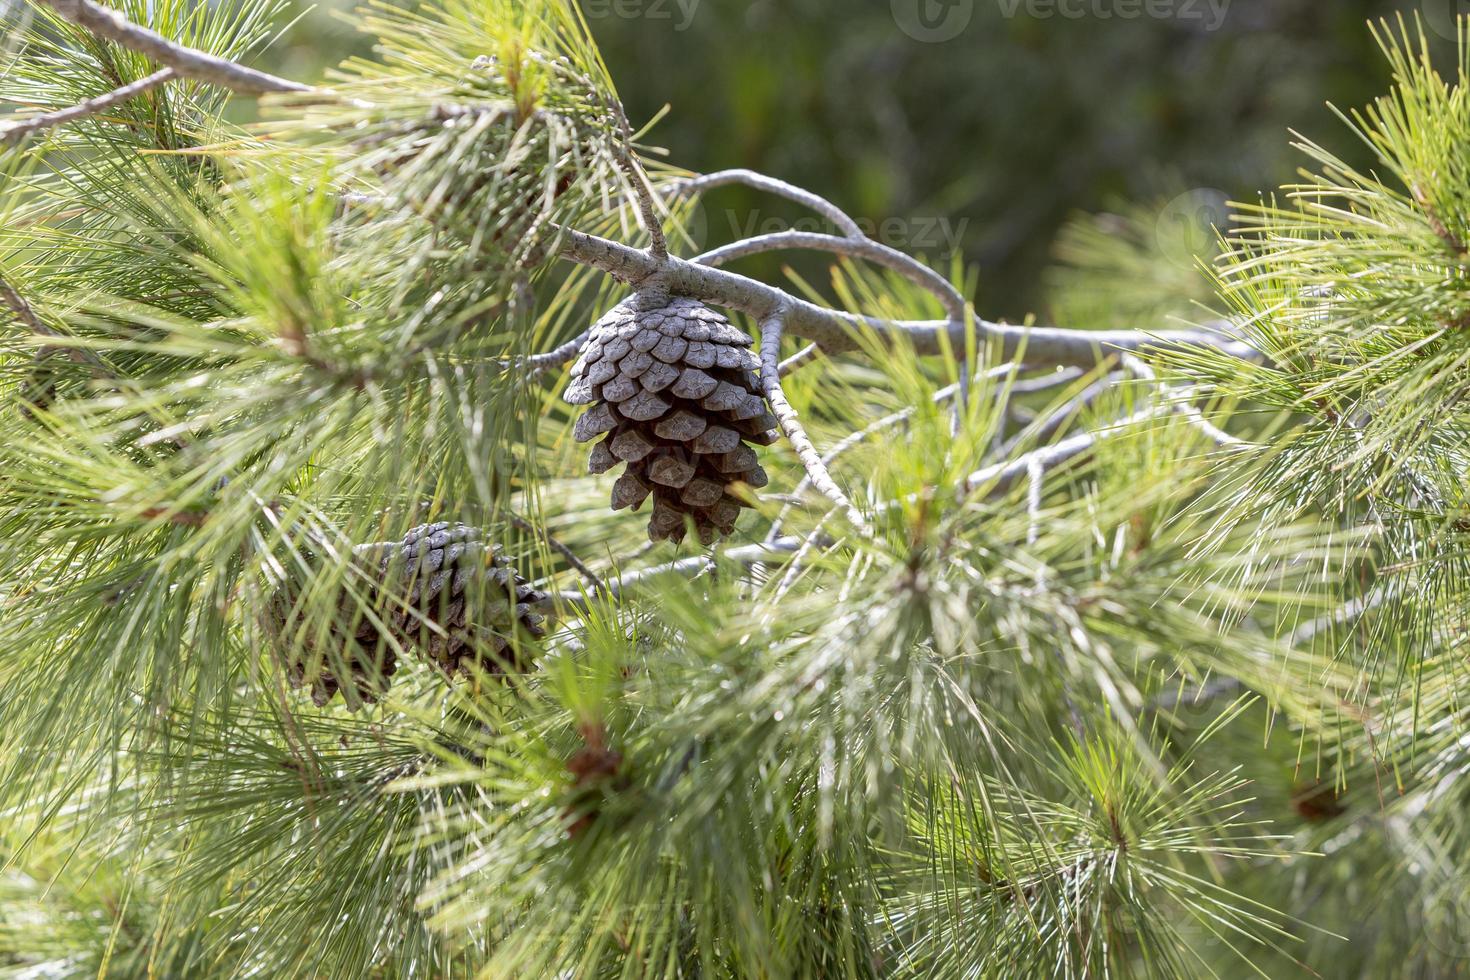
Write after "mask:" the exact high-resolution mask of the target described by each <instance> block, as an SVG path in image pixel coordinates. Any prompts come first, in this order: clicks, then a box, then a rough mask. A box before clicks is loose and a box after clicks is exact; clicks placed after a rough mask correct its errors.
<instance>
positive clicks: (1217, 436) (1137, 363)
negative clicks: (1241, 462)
mask: <svg viewBox="0 0 1470 980" xmlns="http://www.w3.org/2000/svg"><path fill="white" fill-rule="evenodd" d="M1121 360H1122V362H1123V366H1124V367H1125V368H1127V369H1128V370H1129V371H1131V372H1132V373H1133V374H1135V375H1137V376H1138V377H1140V378H1142V379H1143V380H1145V381H1150V382H1153V384H1154V387H1156V388H1158V389H1159V393H1160V394H1162V395H1163V396H1164V397H1165V398H1167V399H1169V400H1170V404H1171V406H1172V407H1173V409H1174V411H1176V412H1178V413H1179V414H1180V415H1182V416H1183V417H1184V418H1185V419H1186V420H1188V422H1189V424H1190V425H1193V426H1194V427H1195V428H1197V429H1199V430H1200V431H1201V432H1203V433H1204V434H1205V435H1207V436H1209V437H1210V438H1211V439H1212V440H1214V442H1215V443H1216V444H1217V445H1220V446H1232V447H1233V446H1249V445H1251V443H1249V442H1246V441H1245V440H1244V439H1237V438H1236V437H1235V436H1232V435H1231V434H1230V433H1228V432H1226V431H1225V430H1224V429H1221V428H1219V427H1218V426H1216V425H1215V424H1214V423H1212V422H1211V421H1210V420H1209V419H1207V418H1205V417H1204V415H1203V414H1201V413H1200V410H1199V409H1197V408H1195V407H1194V405H1193V404H1191V403H1190V402H1189V401H1187V400H1186V398H1187V397H1188V392H1187V391H1186V390H1184V389H1181V388H1176V387H1174V386H1173V385H1170V384H1167V383H1165V382H1163V381H1160V380H1159V376H1158V374H1157V373H1156V372H1155V371H1154V369H1153V368H1151V367H1149V366H1148V365H1147V364H1145V363H1144V362H1143V361H1142V360H1140V359H1139V358H1138V357H1136V356H1134V355H1133V354H1123V355H1122V358H1121Z"/></svg>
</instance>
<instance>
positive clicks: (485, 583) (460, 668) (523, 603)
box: [359, 522, 546, 676]
mask: <svg viewBox="0 0 1470 980" xmlns="http://www.w3.org/2000/svg"><path fill="white" fill-rule="evenodd" d="M369 548H374V546H369ZM359 552H360V553H361V552H362V549H359ZM374 554H375V555H376V556H377V557H378V558H379V564H378V568H379V571H380V573H381V574H382V575H383V581H384V583H385V584H387V583H389V582H392V581H394V580H396V581H397V582H398V583H399V587H398V589H397V590H396V592H395V593H393V594H392V595H390V596H389V597H388V599H389V602H390V603H392V605H391V606H390V608H389V614H388V621H389V624H390V625H391V627H392V628H393V630H394V632H395V633H396V635H397V636H398V637H399V638H400V639H402V640H403V641H404V643H405V644H412V645H414V646H415V647H416V648H417V649H418V651H419V653H420V654H421V655H422V656H425V657H427V658H428V659H429V661H430V662H432V663H433V664H434V665H435V666H437V667H438V668H439V669H440V670H443V671H444V672H445V673H447V674H454V673H460V674H464V675H466V676H469V675H470V673H471V669H472V668H473V667H478V668H479V669H481V670H484V671H486V672H488V673H491V674H502V673H506V672H508V671H512V672H519V671H522V670H525V669H526V668H527V667H528V666H529V664H526V663H523V662H521V661H520V660H518V659H517V656H516V647H515V645H514V643H513V640H514V639H515V636H516V631H517V630H518V629H519V630H523V631H525V633H526V634H528V635H529V636H531V637H533V638H536V639H540V638H542V637H544V636H545V635H546V629H545V622H546V620H545V618H544V617H542V616H540V615H538V614H537V613H536V604H537V603H539V602H540V601H541V600H542V599H544V598H545V596H544V595H543V594H542V593H540V592H538V591H536V590H535V589H534V588H532V587H531V585H530V583H528V582H527V581H526V580H525V579H524V578H522V577H521V576H520V575H519V574H517V572H516V571H515V569H514V568H512V567H511V566H510V565H509V564H508V563H507V562H506V561H505V559H504V558H502V557H501V555H500V550H499V549H498V548H487V547H486V546H485V544H484V543H483V542H482V541H481V540H480V532H479V530H478V529H476V528H473V527H469V526H468V525H465V524H451V523H448V522H440V523H438V524H425V525H423V526H421V527H416V528H414V529H413V530H412V531H409V532H408V534H407V535H405V536H404V538H403V541H402V543H400V544H398V545H393V546H388V547H387V548H382V547H377V548H376V550H375V551H374ZM405 601H406V603H407V605H404V603H405ZM436 627H437V628H436ZM476 641H478V643H477V642H476ZM487 648H488V653H489V655H490V656H489V660H488V662H487V661H486V660H485V659H484V658H483V656H482V654H483V653H484V652H486V651H487Z"/></svg>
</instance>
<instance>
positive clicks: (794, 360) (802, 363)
mask: <svg viewBox="0 0 1470 980" xmlns="http://www.w3.org/2000/svg"><path fill="white" fill-rule="evenodd" d="M821 356H822V348H820V347H818V346H817V345H816V344H807V345H806V346H805V347H803V348H802V349H801V350H799V351H797V352H796V353H795V354H792V355H791V356H790V357H788V358H786V360H784V361H782V362H781V377H783V378H784V377H787V376H788V375H790V374H791V373H792V372H793V371H800V370H801V369H802V368H804V367H806V366H807V365H808V364H810V363H811V362H813V361H815V360H816V359H817V358H819V357H821Z"/></svg>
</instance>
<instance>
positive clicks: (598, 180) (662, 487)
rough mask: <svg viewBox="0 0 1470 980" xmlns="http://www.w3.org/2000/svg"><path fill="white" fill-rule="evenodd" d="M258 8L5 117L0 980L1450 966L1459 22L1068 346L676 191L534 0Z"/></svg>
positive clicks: (122, 35)
mask: <svg viewBox="0 0 1470 980" xmlns="http://www.w3.org/2000/svg"><path fill="white" fill-rule="evenodd" d="M280 13H281V10H280V9H279V7H278V5H277V4H276V3H275V2H273V0H226V2H222V3H218V4H213V5H204V4H195V3H192V2H189V0H148V2H145V0H118V2H117V3H116V5H115V6H110V7H109V6H103V5H101V4H99V3H97V2H95V0H36V4H35V6H34V8H33V9H31V10H30V11H29V12H28V13H27V14H26V16H25V17H24V18H23V22H22V23H20V24H19V25H18V26H16V27H15V28H14V30H13V32H12V37H11V39H10V40H11V43H10V45H9V47H7V48H6V53H5V55H4V57H5V59H6V60H5V61H4V62H3V63H0V78H3V79H4V88H5V93H6V94H5V99H7V100H9V101H12V102H13V103H14V105H15V107H16V108H15V111H14V112H13V113H12V114H11V115H9V116H7V117H6V121H5V122H3V123H0V168H3V171H0V312H3V314H4V320H3V332H0V337H3V346H0V394H3V404H0V529H3V534H0V611H3V620H0V622H3V626H0V802H3V806H4V812H5V821H6V823H5V826H4V834H3V836H0V848H3V851H4V855H5V859H6V867H7V870H6V872H5V874H4V876H3V878H0V972H5V973H6V974H7V975H15V976H47V977H71V976H75V977H83V976H88V977H90V976H99V975H101V976H119V977H134V976H137V977H143V976H150V977H152V976H159V977H185V976H201V977H214V976H219V977H233V976H267V977H277V976H280V977H289V976H318V977H368V976H380V977H462V976H463V977H469V976H483V977H535V978H540V977H650V976H656V977H695V976H699V977H771V978H776V977H908V976H912V977H919V976H923V977H933V976H937V977H1010V976H1058V977H1082V976H1142V977H1169V976H1202V975H1218V976H1261V975H1265V976H1290V975H1303V976H1308V975H1313V974H1314V973H1315V974H1317V975H1331V976H1363V977H1374V976H1404V977H1409V976H1426V977H1427V976H1451V975H1458V974H1460V973H1462V972H1464V970H1465V969H1466V964H1467V963H1470V959H1467V957H1470V920H1467V914H1470V908H1466V905H1465V902H1466V899H1465V895H1466V894H1467V889H1466V882H1465V877H1464V872H1463V871H1462V868H1463V867H1464V865H1465V862H1466V858H1467V855H1470V823H1467V821H1466V819H1465V817H1464V814H1465V812H1466V807H1465V805H1464V804H1465V802H1466V800H1467V798H1470V780H1467V779H1466V776H1465V773H1466V771H1467V761H1470V753H1467V751H1466V748H1465V745H1466V742H1465V722H1466V720H1467V719H1466V715H1465V712H1466V709H1465V707H1464V705H1463V703H1462V696H1461V692H1460V691H1459V683H1460V681H1461V680H1462V679H1464V678H1463V661H1464V651H1465V649H1466V637H1467V632H1466V630H1467V622H1466V610H1467V609H1470V564H1467V559H1466V545H1467V543H1470V499H1467V493H1466V467H1467V465H1470V457H1467V453H1466V450H1465V445H1466V435H1467V431H1466V430H1467V427H1470V408H1467V403H1466V400H1465V396H1464V391H1465V386H1466V384H1467V379H1470V330H1467V327H1470V286H1467V284H1470V278H1467V269H1470V155H1467V150H1466V148H1467V147H1470V33H1466V32H1467V31H1470V28H1467V26H1466V25H1462V37H1461V41H1460V45H1459V61H1458V63H1457V64H1455V65H1453V66H1451V67H1450V68H1449V70H1448V72H1447V74H1441V73H1440V71H1439V70H1437V69H1436V68H1435V67H1434V65H1432V64H1431V62H1430V60H1429V58H1428V55H1427V47H1428V46H1427V44H1426V43H1425V41H1424V38H1423V36H1422V33H1420V31H1419V29H1418V27H1417V25H1416V24H1408V23H1404V22H1397V23H1393V24H1382V25H1378V26H1377V27H1376V31H1377V33H1378V37H1379V40H1380V41H1381V44H1382V47H1383V50H1384V52H1385V53H1386V55H1387V57H1388V59H1389V62H1390V64H1391V66H1392V68H1393V72H1394V81H1393V90H1392V92H1391V93H1390V94H1388V95H1387V96H1385V97H1384V98H1383V99H1381V100H1380V101H1378V102H1376V103H1375V104H1373V105H1372V106H1369V107H1367V108H1365V109H1363V110H1361V111H1356V112H1350V113H1345V114H1344V115H1343V121H1344V123H1345V124H1346V125H1347V126H1348V127H1349V128H1350V129H1351V130H1352V132H1353V134H1354V135H1356V137H1357V138H1359V139H1361V140H1363V141H1365V142H1366V143H1367V144H1368V145H1369V146H1370V147H1371V148H1372V150H1373V152H1374V154H1375V155H1376V157H1377V161H1378V162H1377V165H1376V166H1375V168H1374V169H1373V170H1372V171H1369V172H1359V171H1357V170H1355V169H1353V168H1352V167H1351V166H1349V165H1348V164H1346V163H1344V162H1343V161H1342V160H1341V159H1340V158H1339V157H1338V156H1336V155H1334V153H1333V151H1332V150H1330V149H1329V148H1328V144H1326V143H1323V144H1318V143H1314V142H1308V141H1306V140H1305V139H1303V140H1301V150H1302V151H1303V152H1304V153H1305V154H1306V156H1307V159H1308V162H1309V167H1308V169H1307V170H1306V171H1304V173H1306V174H1307V176H1305V177H1304V178H1303V181H1302V183H1300V184H1299V185H1296V186H1292V187H1287V188H1283V189H1282V190H1281V192H1280V193H1279V194H1278V195H1277V196H1275V197H1272V198H1266V199H1263V200H1262V201H1261V202H1259V203H1257V204H1252V205H1243V206H1241V207H1240V215H1239V218H1238V225H1237V232H1236V233H1235V234H1233V235H1232V236H1231V237H1230V239H1229V240H1228V241H1225V242H1223V243H1222V244H1221V247H1220V254H1219V255H1218V257H1217V258H1216V259H1215V260H1214V261H1212V262H1210V263H1208V265H1207V269H1206V271H1207V272H1208V279H1209V283H1208V285H1209V287H1210V289H1209V291H1208V292H1203V291H1202V290H1203V283H1202V280H1200V279H1190V280H1189V281H1182V280H1183V279H1185V278H1187V277H1180V276H1178V275H1172V276H1171V277H1170V279H1169V281H1152V280H1149V279H1148V278H1147V276H1146V274H1145V275H1143V276H1141V277H1140V276H1139V275H1138V270H1147V269H1150V268H1156V267H1157V266H1158V263H1157V262H1155V261H1154V259H1155V258H1156V257H1155V256H1152V255H1150V254H1149V249H1150V247H1151V245H1150V243H1149V241H1148V240H1147V237H1146V236H1132V235H1104V236H1098V235H1089V234H1087V233H1086V232H1085V230H1079V231H1077V232H1075V233H1074V234H1073V236H1072V237H1071V238H1070V239H1069V241H1071V242H1072V244H1073V245H1074V246H1076V247H1074V248H1072V249H1071V251H1070V257H1071V260H1072V261H1071V266H1070V268H1069V269H1068V270H1067V271H1066V272H1065V274H1063V275H1060V276H1059V277H1058V278H1057V284H1058V288H1059V289H1061V290H1062V292H1063V293H1064V294H1065V296H1066V297H1067V298H1068V300H1069V301H1068V302H1065V303H1061V304H1059V307H1058V308H1060V309H1070V310H1077V311H1082V310H1090V311H1092V313H1093V314H1095V315H1096V316H1097V317H1098V322H1096V323H1086V322H1078V323H1075V324H1071V325H1068V326H1065V327H1046V326H1037V325H1035V324H1024V325H1009V324H1004V323H997V322H991V321H988V320H986V319H984V318H983V316H982V315H981V313H980V312H979V311H977V310H976V309H975V308H974V306H973V305H972V303H971V301H970V299H969V296H968V290H967V288H966V281H967V280H966V277H965V275H964V274H963V270H961V269H959V268H958V266H956V267H953V268H952V269H951V270H949V272H948V273H946V272H945V271H941V270H940V269H936V268H935V267H933V266H930V265H928V264H926V263H924V262H922V261H920V260H919V259H917V258H915V257H912V256H910V255H907V254H905V253H902V252H900V251H897V250H894V249H892V248H889V247H887V246H885V245H883V244H880V243H878V242H876V241H874V240H873V239H872V238H870V237H869V236H867V235H865V234H864V232H863V230H862V228H861V226H860V225H859V223H858V222H856V221H854V220H853V218H851V217H850V216H849V215H848V214H846V213H845V212H844V211H843V210H842V209H841V208H840V207H839V206H838V204H837V203H834V202H830V201H828V200H825V199H823V198H821V197H819V196H817V195H815V194H813V193H811V192H808V191H805V190H802V189H800V188H797V187H794V186H791V185H789V184H787V183H784V182H783V181H781V180H779V179H777V178H776V177H773V176H767V175H761V174H756V173H751V172H747V171H741V170H731V171H722V172H718V173H711V174H703V175H696V174H692V173H689V172H687V171H685V170H682V169H679V168H678V167H677V166H675V165H673V164H670V163H665V162H663V161H662V159H661V155H660V154H659V153H658V152H656V150H655V149H654V148H653V147H652V146H651V145H650V143H649V140H650V139H651V138H652V137H651V136H650V134H649V133H648V131H647V130H646V128H643V129H640V128H637V126H638V121H635V120H630V119H629V118H628V117H627V114H626V113H625V112H624V110H623V108H622V102H621V101H620V99H619V96H618V93H617V89H616V87H615V85H614V80H613V79H612V78H610V77H609V74H608V72H607V70H606V68H605V66H604V64H603V62H602V60H601V58H600V56H599V54H598V52H597V49H596V47H595V45H594V43H593V41H592V38H591V35H590V33H589V31H588V29H587V26H586V24H585V23H584V22H583V20H582V18H581V16H580V14H579V13H578V8H577V7H576V5H575V4H574V3H573V2H572V0H536V2H520V0H430V2H428V3H426V4H424V5H423V6H420V7H414V8H411V9H408V8H402V7H398V6H392V5H387V4H369V5H367V6H365V7H363V8H362V9H361V10H359V11H358V12H357V13H356V14H355V15H354V16H355V19H356V22H357V24H358V26H360V28H361V29H362V30H363V31H365V32H367V33H368V34H369V35H371V37H372V38H373V39H374V46H373V55H372V57H371V58H365V59H353V60H349V61H348V62H346V63H344V64H342V65H341V66H340V67H339V68H338V69H336V70H335V71H333V72H332V73H331V74H330V75H329V76H328V77H327V78H326V79H324V80H323V81H321V82H320V83H319V84H311V85H308V84H306V83H304V82H299V81H294V80H288V79H284V78H279V77H276V76H274V75H271V74H268V73H265V72H262V71H260V70H259V69H256V68H253V67H251V65H252V63H255V62H256V61H257V58H258V55H259V53H260V51H261V50H262V49H263V48H264V47H265V46H266V45H267V44H268V43H269V42H270V40H271V39H272V38H273V37H274V36H276V34H277V32H278V31H280V30H281V29H282V28H283V25H282V23H281V22H280V20H279V15H280ZM1467 24H1470V22H1467ZM242 104H244V105H248V106H251V107H253V108H255V109H258V111H259V114H260V119H261V120H262V121H261V122H258V123H252V124H248V125H247V124H241V123H239V122H237V121H233V120H238V119H240V118H242V115H241V113H240V112H237V111H236V109H237V108H238V107H239V106H240V105H242ZM730 184H743V185H748V186H749V187H752V188H755V189H757V190H759V191H762V192H766V193H770V194H772V195H776V196H779V197H784V198H787V199H789V200H791V201H794V202H796V203H799V204H801V205H803V206H806V207H808V208H810V209H811V210H812V211H813V212H814V213H815V214H816V215H817V216H819V217H821V218H822V219H824V220H825V221H826V222H827V223H828V224H829V225H830V227H831V229H832V230H831V232H830V233H818V232H804V231H803V232H797V231H790V232H778V233H774V234H765V235H760V236H757V237H753V238H747V239H742V240H739V241H737V242H734V243H732V244H729V245H725V246H721V247H719V248H716V249H713V250H708V251H703V252H699V251H698V246H697V245H695V243H693V242H692V241H691V240H690V239H691V236H690V234H689V226H690V224H691V221H690V216H691V214H692V213H693V209H694V208H695V207H696V206H697V202H698V201H699V200H700V198H701V196H702V195H704V194H706V193H708V192H711V191H714V190H716V189H718V188H720V187H722V186H726V185H730ZM785 250H806V251H812V252H817V253H821V254H824V255H827V256H830V257H831V259H832V266H831V277H830V279H829V280H828V281H825V282H821V283H808V282H804V281H800V280H795V279H793V280H792V281H788V282H782V283H773V282H767V281H763V280H759V279H755V278H751V277H749V276H745V275H741V274H740V273H739V272H737V271H734V269H732V268H731V267H738V263H739V261H740V260H742V259H745V258H748V257H750V256H754V255H757V254H763V253H768V252H775V251H785ZM1124 276H1132V277H1133V281H1132V282H1131V283H1128V284H1127V288H1119V287H1120V283H1119V280H1120V278H1122V277H1124ZM1199 295H1209V296H1214V297H1217V300H1216V301H1215V302H1214V307H1215V308H1213V309H1208V310H1207V309H1205V308H1201V307H1182V309H1186V310H1190V311H1192V312H1189V313H1186V315H1188V316H1192V317H1193V319H1194V320H1195V321H1196V322H1195V323H1193V324H1192V325H1191V324H1181V323H1177V322H1175V323H1170V322H1168V319H1167V318H1166V317H1165V316H1164V311H1166V310H1168V311H1173V312H1176V313H1177V312H1179V311H1180V309H1181V306H1180V300H1181V298H1185V299H1189V300H1194V299H1195V298H1197V297H1198V296H1199ZM1099 297H1102V298H1105V299H1106V303H1105V304H1101V305H1106V307H1107V308H1106V309H1101V310H1100V309H1098V306H1099V305H1100V304H1099V302H1098V300H1099ZM1130 319H1132V320H1133V323H1132V325H1131V326H1128V327H1119V326H1117V324H1118V323H1127V322H1128V321H1129V320H1130ZM630 511H637V513H630Z"/></svg>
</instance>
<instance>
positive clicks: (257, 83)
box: [38, 0, 315, 95]
mask: <svg viewBox="0 0 1470 980" xmlns="http://www.w3.org/2000/svg"><path fill="white" fill-rule="evenodd" d="M38 2H39V3H44V4H45V5H46V6H48V7H50V8H51V9H52V10H54V11H56V12H57V13H58V14H60V15H61V16H62V17H64V18H66V19H67V20H69V21H71V22H72V23H73V24H77V25H78V26H80V27H85V28H86V29H87V30H89V31H91V32H92V33H94V34H96V35H98V36H99V37H103V38H106V39H107V40H109V41H115V42H117V43H118V44H121V45H122V46H123V47H125V48H127V49H129V50H131V51H137V52H139V53H140V54H145V55H147V56H148V57H150V58H152V59H153V60H154V61H156V62H158V63H159V64H162V65H167V66H168V67H170V68H172V69H173V70H174V71H175V72H177V73H178V74H179V75H180V76H182V77H184V78H196V79H198V80H199V81H201V82H209V83H210V84H213V85H219V86H221V87H223V88H227V89H231V90H232V91H235V92H244V93H247V94H252V95H260V94H264V93H267V92H311V91H315V90H314V89H312V88H311V87H310V86H309V85H302V84H301V83H300V82H293V81H290V80H289V79H285V78H279V77H277V76H275V75H271V74H268V73H266V72H263V71H257V70H256V69H254V68H247V67H245V66H244V65H240V64H236V63H235V62H233V61H230V60H228V59H226V58H221V57H218V56H217V55H212V54H208V53H206V52H204V51H200V50H198V49H196V48H190V47H185V46H184V45H182V44H179V43H177V42H175V41H170V40H169V39H168V38H166V37H164V36H163V35H162V34H159V33H158V32H157V31H151V30H149V29H148V28H146V27H141V26H139V25H137V24H134V23H133V22H132V21H130V20H128V19H127V18H126V17H124V16H123V15H122V14H120V13H118V12H117V11H115V10H109V9H108V8H106V7H103V6H100V5H98V4H95V3H93V2H92V0H38Z"/></svg>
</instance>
